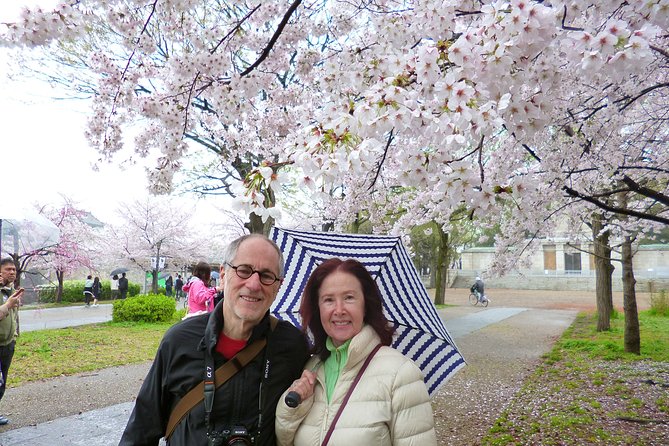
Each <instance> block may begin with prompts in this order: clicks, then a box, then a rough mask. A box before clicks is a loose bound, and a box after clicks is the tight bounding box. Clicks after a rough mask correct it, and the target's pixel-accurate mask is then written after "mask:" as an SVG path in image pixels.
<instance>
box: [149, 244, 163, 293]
mask: <svg viewBox="0 0 669 446" xmlns="http://www.w3.org/2000/svg"><path fill="white" fill-rule="evenodd" d="M161 245H162V243H161V242H158V243H157V245H156V266H155V267H154V268H153V270H152V271H151V293H152V294H158V272H159V271H160V247H161Z"/></svg>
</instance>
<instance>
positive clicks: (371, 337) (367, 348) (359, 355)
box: [345, 324, 381, 369]
mask: <svg viewBox="0 0 669 446" xmlns="http://www.w3.org/2000/svg"><path fill="white" fill-rule="evenodd" d="M380 342H381V338H379V335H378V334H376V332H375V331H374V329H373V328H372V327H370V326H369V325H367V324H365V325H364V326H363V327H362V330H360V333H358V334H357V335H355V336H353V339H351V344H350V345H349V346H348V361H347V364H346V366H345V368H346V369H349V368H352V367H355V366H356V365H357V364H358V363H359V362H362V361H364V360H365V359H366V358H367V356H368V355H369V354H370V353H371V352H372V350H374V348H375V347H376V346H377V345H378V344H379V343H380Z"/></svg>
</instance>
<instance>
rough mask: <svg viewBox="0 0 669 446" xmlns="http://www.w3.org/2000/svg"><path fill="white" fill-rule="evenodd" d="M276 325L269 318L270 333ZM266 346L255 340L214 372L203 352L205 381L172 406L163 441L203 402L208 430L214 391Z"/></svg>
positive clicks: (206, 352) (263, 340) (209, 356)
mask: <svg viewBox="0 0 669 446" xmlns="http://www.w3.org/2000/svg"><path fill="white" fill-rule="evenodd" d="M278 323H279V321H278V319H276V318H275V317H273V316H270V328H271V330H272V331H274V328H275V327H276V326H277V324H278ZM266 344H267V339H266V338H262V339H256V340H255V341H254V342H253V343H251V344H250V345H247V346H246V347H244V348H243V349H242V350H240V351H239V352H238V353H237V354H236V355H235V356H233V357H232V358H230V360H229V361H226V362H225V364H223V365H221V366H220V367H219V368H217V369H216V370H215V371H214V358H213V357H212V355H211V353H210V352H209V350H208V349H207V350H206V351H205V379H204V380H203V381H202V382H200V383H199V384H198V385H196V386H195V387H193V388H192V389H191V390H190V391H188V393H187V394H185V395H184V396H183V397H182V398H181V399H180V400H179V402H178V403H177V404H176V406H174V409H172V413H171V414H170V419H169V421H168V422H167V429H165V440H169V438H170V436H171V435H172V432H174V429H175V428H176V427H177V425H178V424H179V423H180V422H181V420H183V419H184V418H185V417H186V415H188V413H189V412H190V411H191V410H192V409H193V408H194V407H195V406H197V405H198V404H199V403H200V402H201V401H203V400H204V409H205V422H206V424H207V429H208V430H209V421H210V417H211V411H212V409H213V406H214V393H215V391H216V389H218V388H219V387H221V386H222V385H223V384H225V382H227V381H228V380H229V379H230V378H232V377H233V376H235V374H237V372H239V371H240V370H241V369H243V368H244V367H245V366H246V365H247V364H248V363H249V362H251V361H252V360H253V358H255V357H256V356H258V354H259V353H260V352H261V351H262V349H263V348H264V347H265V345H266Z"/></svg>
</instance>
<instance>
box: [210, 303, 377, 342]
mask: <svg viewBox="0 0 669 446" xmlns="http://www.w3.org/2000/svg"><path fill="white" fill-rule="evenodd" d="M223 324H224V321H223V300H221V301H220V302H219V303H218V305H216V307H215V308H214V311H212V312H211V313H209V319H208V320H207V326H206V327H205V329H204V337H203V338H202V341H200V345H199V346H198V349H199V350H204V349H205V348H207V349H208V350H209V351H211V352H213V351H214V350H215V348H216V343H217V342H218V337H219V336H220V334H221V331H223ZM269 331H270V324H269V311H267V313H265V316H264V317H263V318H262V320H261V321H260V323H258V325H256V326H255V327H254V328H253V331H252V332H251V337H250V338H249V340H248V344H250V343H252V342H253V341H255V340H256V339H260V338H264V337H267V335H268V333H269ZM375 345H376V344H375Z"/></svg>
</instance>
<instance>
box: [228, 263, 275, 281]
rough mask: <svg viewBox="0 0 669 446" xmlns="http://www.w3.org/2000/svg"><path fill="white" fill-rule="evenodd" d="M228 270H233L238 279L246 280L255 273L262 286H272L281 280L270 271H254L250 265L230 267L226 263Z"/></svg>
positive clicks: (230, 265)
mask: <svg viewBox="0 0 669 446" xmlns="http://www.w3.org/2000/svg"><path fill="white" fill-rule="evenodd" d="M226 265H228V266H229V267H230V268H232V269H234V270H235V273H236V274H237V277H239V278H240V279H248V278H249V277H251V276H252V275H254V274H255V273H258V277H260V283H262V284H263V285H273V284H274V283H275V282H279V281H280V280H281V279H280V278H278V277H276V274H274V273H273V272H271V271H258V270H256V269H253V268H252V267H251V266H250V265H238V266H235V265H232V264H230V263H226Z"/></svg>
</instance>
